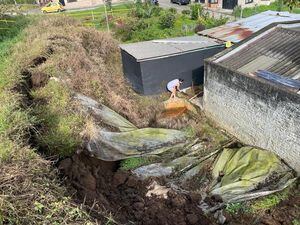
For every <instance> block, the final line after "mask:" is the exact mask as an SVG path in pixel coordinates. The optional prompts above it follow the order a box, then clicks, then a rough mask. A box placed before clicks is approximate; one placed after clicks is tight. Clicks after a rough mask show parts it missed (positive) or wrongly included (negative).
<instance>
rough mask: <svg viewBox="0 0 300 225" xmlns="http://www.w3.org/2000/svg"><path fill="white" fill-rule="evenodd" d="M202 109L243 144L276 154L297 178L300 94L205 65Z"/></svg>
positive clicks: (299, 162)
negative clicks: (295, 173) (291, 169)
mask: <svg viewBox="0 0 300 225" xmlns="http://www.w3.org/2000/svg"><path fill="white" fill-rule="evenodd" d="M204 73H205V77H204V110H205V113H206V114H207V116H208V117H210V118H211V119H213V120H214V121H215V122H216V123H217V124H218V125H219V126H220V127H222V128H224V129H225V130H226V131H228V132H229V133H230V134H232V135H233V136H235V137H237V138H238V139H239V140H241V141H242V142H244V143H246V144H249V145H254V146H258V147H261V148H263V149H267V150H270V151H273V152H275V153H276V154H277V155H279V156H280V157H281V158H282V159H284V160H285V161H286V162H287V163H288V164H289V165H290V166H291V167H293V168H294V169H295V170H296V171H297V173H298V175H300V95H297V94H296V93H295V94H294V93H291V92H287V91H286V90H284V89H282V88H279V87H278V86H276V85H274V84H270V83H268V82H266V81H261V80H259V79H254V78H252V77H248V76H244V75H241V74H239V73H237V72H232V71H230V70H229V69H227V68H225V67H221V66H220V65H217V64H215V63H213V62H205V72H204Z"/></svg>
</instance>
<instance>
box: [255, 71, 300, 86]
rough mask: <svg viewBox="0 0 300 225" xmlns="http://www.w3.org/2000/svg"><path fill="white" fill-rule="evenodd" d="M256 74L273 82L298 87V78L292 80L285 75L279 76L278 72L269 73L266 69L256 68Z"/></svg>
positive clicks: (299, 83) (299, 82)
mask: <svg viewBox="0 0 300 225" xmlns="http://www.w3.org/2000/svg"><path fill="white" fill-rule="evenodd" d="M256 74H257V76H259V77H262V78H264V79H266V80H268V81H272V82H274V83H278V84H282V85H285V86H287V87H291V88H295V89H300V81H299V80H294V79H290V78H287V77H283V76H280V75H279V74H275V73H271V72H269V71H266V70H258V71H257V72H256Z"/></svg>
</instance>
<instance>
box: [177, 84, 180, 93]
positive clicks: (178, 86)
mask: <svg viewBox="0 0 300 225" xmlns="http://www.w3.org/2000/svg"><path fill="white" fill-rule="evenodd" d="M177 90H178V91H179V92H181V90H180V82H178V84H177Z"/></svg>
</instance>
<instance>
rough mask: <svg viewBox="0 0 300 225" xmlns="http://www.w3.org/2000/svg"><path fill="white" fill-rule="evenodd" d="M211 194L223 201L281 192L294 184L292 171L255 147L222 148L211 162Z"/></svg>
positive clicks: (266, 152) (276, 158) (269, 154)
mask: <svg viewBox="0 0 300 225" xmlns="http://www.w3.org/2000/svg"><path fill="white" fill-rule="evenodd" d="M212 175H213V178H214V181H213V182H212V185H211V191H210V193H211V194H212V195H219V196H221V197H222V199H223V200H224V201H225V202H233V201H242V200H247V199H251V198H254V197H259V196H262V195H265V194H269V192H270V191H271V192H272V191H276V190H282V189H283V188H285V187H286V186H287V185H288V184H290V183H291V182H293V181H294V179H295V178H294V175H293V172H292V170H291V169H290V168H289V167H288V166H287V165H286V164H284V163H283V162H282V161H281V160H280V159H279V158H278V157H277V156H276V155H275V154H274V153H272V152H269V151H266V150H262V149H257V148H254V147H249V146H247V147H242V148H239V149H229V148H225V149H224V150H223V151H222V153H221V154H220V155H219V156H218V158H217V160H216V161H215V163H214V166H213V170H212Z"/></svg>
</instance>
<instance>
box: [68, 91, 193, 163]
mask: <svg viewBox="0 0 300 225" xmlns="http://www.w3.org/2000/svg"><path fill="white" fill-rule="evenodd" d="M74 98H75V99H76V100H78V102H79V103H80V105H81V108H82V109H83V110H84V111H85V112H86V113H90V112H91V114H92V115H94V116H95V117H97V118H98V119H100V120H101V121H102V122H103V123H105V124H107V125H109V126H112V127H114V128H117V129H118V130H119V131H121V132H110V131H107V130H105V129H103V128H101V127H98V126H95V127H94V130H93V131H90V132H91V133H92V135H90V138H89V140H88V141H87V143H86V148H87V149H88V151H89V152H90V153H91V154H92V155H93V156H94V157H96V158H99V159H102V160H105V161H118V160H122V159H126V158H132V157H138V156H142V155H157V154H160V153H163V152H165V151H168V150H171V149H173V150H175V149H178V148H181V147H183V146H184V145H185V143H186V140H187V138H188V136H187V134H186V133H185V132H182V131H178V130H172V129H160V128H143V129H138V128H136V127H135V126H134V125H133V124H132V123H130V122H129V121H128V120H126V119H125V118H124V117H122V116H121V115H119V114H118V113H116V112H115V111H113V110H111V109H110V108H108V107H106V106H104V105H102V104H100V103H98V102H96V101H94V100H93V99H91V98H89V97H86V96H84V95H80V94H76V95H75V97H74Z"/></svg>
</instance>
